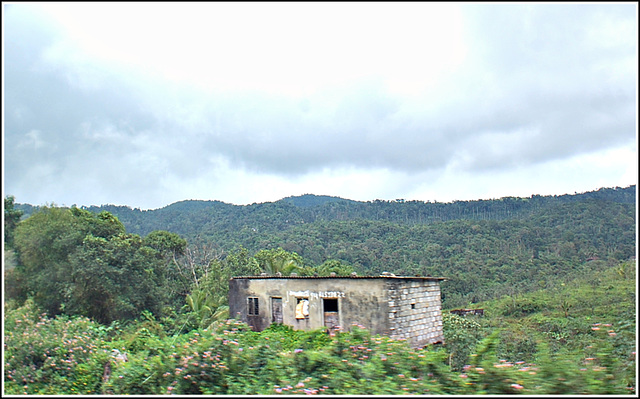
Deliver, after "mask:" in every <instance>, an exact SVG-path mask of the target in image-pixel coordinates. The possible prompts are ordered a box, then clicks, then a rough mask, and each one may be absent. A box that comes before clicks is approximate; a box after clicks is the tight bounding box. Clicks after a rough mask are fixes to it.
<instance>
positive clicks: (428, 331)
mask: <svg viewBox="0 0 640 399" xmlns="http://www.w3.org/2000/svg"><path fill="white" fill-rule="evenodd" d="M387 287H388V290H387V292H388V293H387V298H388V301H389V313H388V315H389V316H388V317H389V324H390V333H389V336H390V337H391V338H395V339H406V340H408V341H410V342H411V344H412V345H413V346H416V347H420V346H425V345H428V344H433V343H437V342H444V335H443V332H442V313H441V308H442V307H441V298H440V284H438V282H437V281H429V280H419V279H416V280H412V279H407V280H388V282H387Z"/></svg>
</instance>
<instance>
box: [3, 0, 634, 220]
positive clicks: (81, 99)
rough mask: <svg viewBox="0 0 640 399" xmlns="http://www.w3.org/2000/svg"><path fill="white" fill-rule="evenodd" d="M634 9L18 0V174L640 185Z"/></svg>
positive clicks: (177, 186) (489, 187) (323, 187)
mask: <svg viewBox="0 0 640 399" xmlns="http://www.w3.org/2000/svg"><path fill="white" fill-rule="evenodd" d="M6 10H7V9H5V11H6ZM631 11H637V7H635V6H626V5H621V4H617V5H616V4H614V5H609V4H600V5H597V4H593V5H591V4H590V5H581V4H562V5H559V6H557V5H552V4H524V5H516V4H512V5H508V6H504V5H500V4H482V5H473V4H470V5H467V4H462V3H443V4H435V3H402V2H400V3H365V4H361V3H292V4H290V3H154V4H153V5H148V4H146V3H133V4H131V3H80V4H76V3H53V4H50V3H38V4H29V5H19V4H16V5H13V7H11V8H9V9H8V12H6V16H5V15H3V18H5V21H6V24H5V25H6V27H5V31H4V33H5V34H4V36H3V40H4V43H3V45H4V46H3V51H4V52H5V53H4V54H5V82H4V83H5V108H6V109H5V114H4V116H5V118H6V121H5V143H4V144H6V146H5V148H7V149H5V157H3V160H4V162H5V172H7V173H6V176H5V177H6V178H7V183H6V187H7V189H9V190H10V191H11V192H12V193H13V194H14V195H16V197H17V200H18V201H26V202H32V203H42V202H47V201H57V202H65V203H86V204H97V203H98V202H100V201H104V202H109V203H120V204H130V205H132V206H137V207H141V208H145V207H159V206H163V205H166V204H167V203H169V202H174V201H178V200H181V199H185V198H199V199H220V200H224V201H228V202H234V203H252V202H261V201H268V200H269V201H270V200H277V199H279V198H282V197H286V196H289V195H295V194H304V193H316V194H328V195H337V196H341V197H345V198H352V199H359V200H369V199H376V198H380V199H395V198H406V199H431V200H438V201H447V200H454V199H478V198H481V197H499V196H506V195H521V194H522V195H530V194H531V193H540V194H546V193H551V192H557V191H558V190H560V191H563V190H564V191H571V190H575V191H581V190H583V191H584V190H589V189H595V188H598V186H611V185H628V184H632V183H635V181H636V180H637V175H636V174H635V173H634V172H633V171H630V169H629V166H628V163H629V162H630V161H629V159H630V156H631V155H634V154H636V153H637V151H636V149H635V146H637V138H636V137H635V135H634V134H635V132H636V130H637V126H636V123H637V122H636V120H637V13H636V14H633V13H632V12H631ZM25 132H27V133H26V134H25ZM632 153H633V154H632ZM634 162H635V158H634ZM596 165H597V166H596ZM633 166H634V167H635V166H636V164H635V163H634V164H633ZM32 167H33V168H34V169H31V168H32ZM607 182H609V183H607ZM625 182H626V183H625ZM59 198H64V201H63V200H61V199H59Z"/></svg>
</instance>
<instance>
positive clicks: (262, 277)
mask: <svg viewBox="0 0 640 399" xmlns="http://www.w3.org/2000/svg"><path fill="white" fill-rule="evenodd" d="M382 278H387V279H403V280H436V281H442V280H446V279H447V278H446V277H431V276H395V275H379V276H277V275H267V276H237V277H231V279H382Z"/></svg>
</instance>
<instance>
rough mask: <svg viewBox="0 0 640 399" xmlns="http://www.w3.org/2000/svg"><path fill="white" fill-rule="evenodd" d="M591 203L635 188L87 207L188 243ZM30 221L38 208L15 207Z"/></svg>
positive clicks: (489, 216) (625, 195) (627, 196)
mask: <svg viewBox="0 0 640 399" xmlns="http://www.w3.org/2000/svg"><path fill="white" fill-rule="evenodd" d="M586 200H598V201H611V202H614V203H619V204H635V203H636V185H631V186H629V187H625V188H620V187H614V188H600V189H598V190H595V191H589V192H585V193H576V194H565V195H547V196H542V195H532V196H531V197H503V198H500V199H491V200H473V201H453V202H447V203H443V202H424V201H416V200H411V201H407V200H403V199H396V200H393V201H389V200H373V201H367V202H363V201H354V200H350V199H344V198H340V197H334V196H328V195H315V194H304V195H300V196H290V197H285V198H282V199H280V200H278V201H275V202H264V203H255V204H250V205H234V204H229V203H226V202H222V201H218V200H207V201H205V200H184V201H178V202H175V203H173V204H170V205H167V206H165V207H163V208H159V209H153V210H140V209H137V208H136V209H132V208H131V207H129V206H123V205H101V206H90V207H82V208H84V209H87V210H89V211H91V212H96V213H97V212H101V211H108V212H110V213H112V214H114V215H115V216H117V217H118V218H119V219H120V221H121V222H122V223H123V224H124V225H125V227H126V228H127V231H128V232H130V233H135V234H139V235H142V236H145V235H146V234H148V233H150V232H151V231H153V230H167V231H171V232H174V233H177V234H180V235H182V236H184V237H185V238H187V239H193V238H194V237H198V236H202V235H206V236H210V235H211V234H212V233H214V232H215V235H217V234H218V233H220V232H222V231H226V232H227V233H229V234H236V233H237V232H238V231H240V230H242V229H246V228H249V229H255V230H256V231H258V230H259V231H261V232H263V233H265V232H271V233H276V232H281V231H283V230H286V229H289V228H291V227H292V226H295V225H299V224H303V223H314V222H317V221H332V220H336V221H345V220H359V219H364V220H387V221H390V222H394V223H401V224H409V225H413V224H429V223H433V222H442V221H447V220H458V219H465V220H505V219H511V218H521V217H524V216H526V215H527V214H530V213H531V212H532V211H534V210H539V209H541V208H544V207H548V206H553V205H554V204H560V203H565V202H576V201H578V202H579V201H586ZM15 208H16V209H19V210H22V211H23V212H24V213H25V217H26V216H28V215H29V214H31V213H32V212H33V211H35V210H37V209H38V208H39V207H37V206H33V205H29V204H21V203H16V205H15Z"/></svg>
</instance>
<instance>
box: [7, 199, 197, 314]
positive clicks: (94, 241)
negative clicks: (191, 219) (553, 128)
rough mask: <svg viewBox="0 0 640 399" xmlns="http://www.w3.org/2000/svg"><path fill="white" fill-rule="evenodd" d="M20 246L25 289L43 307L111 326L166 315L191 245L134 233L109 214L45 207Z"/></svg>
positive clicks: (169, 236) (22, 228)
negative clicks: (172, 281) (177, 257)
mask: <svg viewBox="0 0 640 399" xmlns="http://www.w3.org/2000/svg"><path fill="white" fill-rule="evenodd" d="M15 245H16V248H17V250H18V254H19V258H20V262H19V266H18V267H17V269H19V272H20V274H21V275H22V276H23V277H24V278H23V279H22V281H23V283H24V285H25V287H24V290H25V291H26V292H29V293H31V295H32V296H33V298H34V301H35V302H36V303H37V304H38V305H39V306H40V307H42V308H43V309H44V310H46V311H47V312H48V313H49V314H51V315H55V314H60V313H66V314H74V315H83V316H87V317H91V318H93V319H95V320H97V321H100V322H103V323H108V322H111V321H113V320H117V319H129V318H135V317H137V316H138V315H139V314H140V312H142V311H143V310H148V311H151V312H153V313H155V314H159V313H161V312H162V310H163V307H164V306H165V305H167V304H168V303H169V299H170V298H168V295H167V290H166V286H167V268H168V262H169V259H170V257H171V256H172V255H171V254H173V252H174V251H179V250H180V248H181V247H183V246H184V245H186V242H185V243H184V245H183V243H182V241H181V239H180V237H178V236H177V235H176V234H173V233H168V232H164V233H156V234H154V235H153V236H152V237H151V238H150V239H146V240H143V239H142V238H140V236H138V235H135V234H127V233H126V231H125V228H124V226H123V225H122V223H121V222H120V221H119V220H118V219H117V218H116V217H115V216H113V215H112V214H110V213H109V212H106V211H103V212H101V213H99V214H95V213H92V212H89V211H86V210H83V209H78V208H75V207H73V208H71V209H66V208H56V207H44V208H42V209H41V210H40V211H38V212H36V213H34V214H33V215H32V216H31V217H29V218H28V219H26V220H24V221H22V222H20V223H19V225H18V226H17V227H16V232H15Z"/></svg>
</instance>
